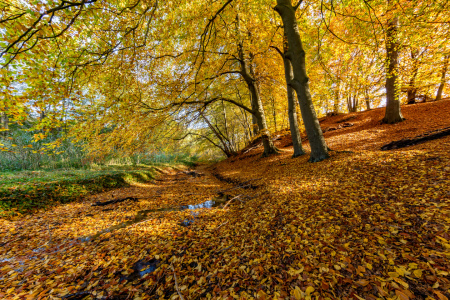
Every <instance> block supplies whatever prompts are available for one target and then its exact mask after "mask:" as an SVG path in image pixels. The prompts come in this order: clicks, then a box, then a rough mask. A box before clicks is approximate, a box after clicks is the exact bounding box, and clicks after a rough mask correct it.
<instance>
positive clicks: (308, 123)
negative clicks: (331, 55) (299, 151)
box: [275, 0, 329, 162]
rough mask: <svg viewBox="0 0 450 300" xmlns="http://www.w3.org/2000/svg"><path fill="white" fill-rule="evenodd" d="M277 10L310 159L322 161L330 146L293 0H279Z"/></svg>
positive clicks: (291, 82) (290, 83) (291, 83)
mask: <svg viewBox="0 0 450 300" xmlns="http://www.w3.org/2000/svg"><path fill="white" fill-rule="evenodd" d="M275 11H276V12H277V13H278V14H279V15H280V17H281V19H282V20H283V25H284V30H285V33H286V37H287V40H288V44H289V52H288V55H287V56H286V57H287V58H288V59H289V60H290V61H291V64H292V69H293V74H294V78H293V79H292V80H291V81H290V82H289V85H290V86H292V87H293V88H294V90H295V91H296V92H297V97H298V103H299V105H300V111H301V114H302V118H303V122H304V124H305V129H306V134H307V135H308V139H309V143H310V145H311V157H310V159H309V161H310V162H318V161H322V160H324V159H326V158H328V157H329V154H328V147H327V144H326V143H325V139H324V137H323V133H322V129H321V128H320V124H319V120H318V119H317V115H316V111H315V110H314V105H313V102H312V99H311V93H310V91H309V83H308V81H309V78H308V76H307V74H306V65H305V51H304V50H303V45H302V41H301V38H300V33H299V30H298V24H297V20H296V18H295V8H294V7H293V6H292V3H291V0H277V6H276V7H275Z"/></svg>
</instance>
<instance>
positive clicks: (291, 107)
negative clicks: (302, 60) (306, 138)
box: [280, 35, 305, 157]
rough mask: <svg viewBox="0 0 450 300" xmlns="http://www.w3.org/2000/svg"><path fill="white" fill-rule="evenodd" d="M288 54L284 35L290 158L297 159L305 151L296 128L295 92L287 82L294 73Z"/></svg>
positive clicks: (283, 55) (283, 54)
mask: <svg viewBox="0 0 450 300" xmlns="http://www.w3.org/2000/svg"><path fill="white" fill-rule="evenodd" d="M287 52H288V42H287V38H286V35H285V36H284V39H283V53H280V54H282V57H283V63H284V76H285V78H286V90H287V98H288V116H289V127H290V129H291V138H292V144H293V146H294V154H293V155H292V157H298V156H301V155H303V154H305V149H303V146H302V139H301V137H300V130H299V127H298V121H297V119H298V117H297V107H296V105H295V91H294V89H293V88H292V87H291V86H290V85H289V82H291V81H292V79H293V78H294V73H293V72H292V66H291V61H290V60H289V59H287V58H286V54H287Z"/></svg>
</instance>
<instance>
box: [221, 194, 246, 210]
mask: <svg viewBox="0 0 450 300" xmlns="http://www.w3.org/2000/svg"><path fill="white" fill-rule="evenodd" d="M240 197H242V195H237V196H236V197H233V198H231V199H230V200H229V201H228V202H227V203H226V204H225V205H224V206H223V209H225V208H227V206H228V204H230V203H231V201H233V200H235V199H239V198H240Z"/></svg>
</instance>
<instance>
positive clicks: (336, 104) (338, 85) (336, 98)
mask: <svg viewBox="0 0 450 300" xmlns="http://www.w3.org/2000/svg"><path fill="white" fill-rule="evenodd" d="M340 89H341V80H340V79H339V78H338V82H337V83H336V89H335V91H334V103H333V112H334V113H335V114H338V113H339V104H340V102H341V101H340V99H339V93H340Z"/></svg>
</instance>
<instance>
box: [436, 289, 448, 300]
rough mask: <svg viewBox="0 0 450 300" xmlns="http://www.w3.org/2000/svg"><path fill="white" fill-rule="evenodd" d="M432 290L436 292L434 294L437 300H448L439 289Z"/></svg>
mask: <svg viewBox="0 0 450 300" xmlns="http://www.w3.org/2000/svg"><path fill="white" fill-rule="evenodd" d="M433 292H434V293H435V294H436V296H438V298H439V300H448V298H447V297H446V296H445V295H443V294H442V293H441V292H439V291H433Z"/></svg>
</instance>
